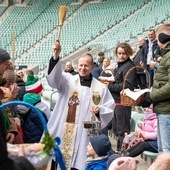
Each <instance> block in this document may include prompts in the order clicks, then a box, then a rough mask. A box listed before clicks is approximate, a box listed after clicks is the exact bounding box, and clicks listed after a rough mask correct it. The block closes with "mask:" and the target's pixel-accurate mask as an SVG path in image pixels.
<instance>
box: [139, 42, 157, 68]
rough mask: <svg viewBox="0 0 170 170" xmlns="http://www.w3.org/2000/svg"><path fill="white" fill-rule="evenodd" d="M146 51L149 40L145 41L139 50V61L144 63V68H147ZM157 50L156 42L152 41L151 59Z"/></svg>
mask: <svg viewBox="0 0 170 170" xmlns="http://www.w3.org/2000/svg"><path fill="white" fill-rule="evenodd" d="M148 49H149V40H146V41H145V43H144V44H143V46H142V48H141V56H140V61H142V62H143V63H144V67H145V68H146V66H147V55H148ZM157 50H158V43H157V40H154V41H153V46H152V56H153V58H156V56H155V55H157Z"/></svg>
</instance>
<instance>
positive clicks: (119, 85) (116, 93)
mask: <svg viewBox="0 0 170 170" xmlns="http://www.w3.org/2000/svg"><path fill="white" fill-rule="evenodd" d="M134 66H135V65H134V63H133V62H132V61H131V60H130V58H128V59H127V60H126V61H124V62H118V65H117V68H115V69H114V77H115V81H114V82H113V83H110V84H109V86H108V88H109V90H110V92H111V94H112V96H113V98H114V99H115V102H120V92H121V91H122V89H123V82H124V78H125V75H126V73H127V72H128V70H129V69H131V68H132V67H134ZM135 84H136V69H134V70H132V71H131V72H130V73H129V74H128V76H127V79H126V82H125V89H126V88H129V89H130V90H134V86H135Z"/></svg>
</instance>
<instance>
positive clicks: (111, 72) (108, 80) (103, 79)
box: [99, 69, 115, 83]
mask: <svg viewBox="0 0 170 170" xmlns="http://www.w3.org/2000/svg"><path fill="white" fill-rule="evenodd" d="M104 72H105V73H106V74H111V77H104V76H102V74H103V73H104ZM99 80H100V82H102V83H106V82H107V83H112V82H113V81H114V80H115V79H114V72H113V70H112V69H105V70H103V71H102V72H101V73H100V76H99Z"/></svg>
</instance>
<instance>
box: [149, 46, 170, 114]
mask: <svg viewBox="0 0 170 170" xmlns="http://www.w3.org/2000/svg"><path fill="white" fill-rule="evenodd" d="M164 54H165V55H164V56H163V58H162V60H161V62H160V64H159V67H158V69H157V71H156V75H155V79H154V84H153V88H152V91H151V93H150V97H151V99H152V101H153V104H154V112H155V113H162V114H170V97H169V96H170V83H169V82H170V78H169V77H170V44H169V45H168V46H167V47H166V48H165V49H164Z"/></svg>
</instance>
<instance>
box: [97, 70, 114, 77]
mask: <svg viewBox="0 0 170 170" xmlns="http://www.w3.org/2000/svg"><path fill="white" fill-rule="evenodd" d="M107 70H108V71H111V73H112V76H114V72H113V70H112V69H105V70H102V71H101V73H100V76H102V74H103V72H105V71H107Z"/></svg>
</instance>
